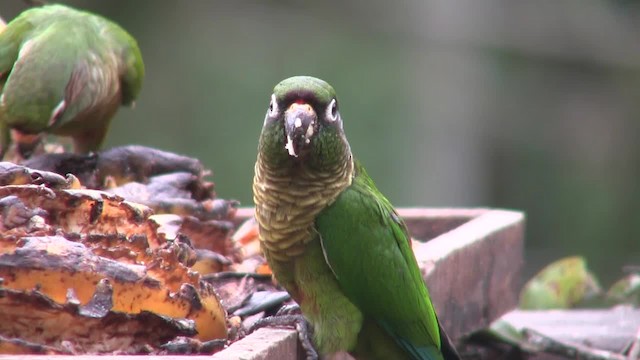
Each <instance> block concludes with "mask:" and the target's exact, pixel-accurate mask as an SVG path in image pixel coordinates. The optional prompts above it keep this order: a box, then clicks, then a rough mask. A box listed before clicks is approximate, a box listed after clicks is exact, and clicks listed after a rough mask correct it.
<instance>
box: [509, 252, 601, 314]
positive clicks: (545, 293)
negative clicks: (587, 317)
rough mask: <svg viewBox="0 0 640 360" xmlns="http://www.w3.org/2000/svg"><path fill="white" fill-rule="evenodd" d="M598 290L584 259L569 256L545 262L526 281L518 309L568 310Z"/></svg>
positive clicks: (593, 295) (596, 282)
mask: <svg viewBox="0 0 640 360" xmlns="http://www.w3.org/2000/svg"><path fill="white" fill-rule="evenodd" d="M601 292H602V290H601V289H600V285H599V284H598V280H597V279H596V278H595V276H593V274H591V273H590V272H589V271H588V270H587V264H586V263H585V261H584V259H583V258H581V257H579V256H572V257H568V258H564V259H561V260H558V261H555V262H553V263H551V264H549V265H547V266H546V267H545V268H544V269H542V270H541V271H540V272H539V273H538V274H537V275H536V276H535V277H534V278H533V279H531V280H529V281H528V282H527V284H526V285H525V286H524V289H522V292H521V293H520V308H521V309H524V310H537V309H540V310H543V309H569V308H571V307H573V306H575V305H576V304H578V303H580V302H581V301H584V300H589V299H590V298H593V297H595V296H596V295H598V294H600V293H601Z"/></svg>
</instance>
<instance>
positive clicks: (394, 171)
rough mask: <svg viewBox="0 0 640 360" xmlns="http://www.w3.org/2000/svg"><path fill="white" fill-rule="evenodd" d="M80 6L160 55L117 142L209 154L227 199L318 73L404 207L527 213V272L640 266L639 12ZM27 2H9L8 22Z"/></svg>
mask: <svg viewBox="0 0 640 360" xmlns="http://www.w3.org/2000/svg"><path fill="white" fill-rule="evenodd" d="M64 3H68V4H71V5H73V6H76V7H79V8H84V9H88V10H91V11H93V12H96V13H98V14H102V15H104V16H106V17H108V18H111V19H113V20H115V21H116V22H118V23H120V24H121V25H122V26H123V27H124V28H125V29H127V30H128V31H129V32H130V33H131V34H132V35H134V37H136V38H137V39H138V42H139V45H140V47H141V50H142V54H143V56H144V60H145V63H146V68H147V77H146V80H145V84H144V87H143V91H142V95H141V97H140V99H139V101H138V102H137V107H136V108H135V109H134V110H130V109H122V110H121V111H120V112H119V113H118V114H117V116H116V119H115V120H114V122H113V123H112V124H113V126H112V131H111V132H110V134H109V136H108V143H107V146H115V145H122V144H131V143H138V144H143V145H148V146H154V147H158V148H161V149H166V150H170V151H174V152H177V153H182V154H186V155H189V156H193V157H197V158H199V159H201V160H202V161H203V162H204V163H205V164H206V166H208V167H209V168H211V169H213V171H214V177H213V179H214V181H215V182H216V188H217V192H218V194H219V195H220V196H222V197H225V198H235V199H238V200H240V201H241V202H242V203H243V205H245V206H250V205H251V204H252V202H251V187H250V184H251V180H252V175H253V164H254V161H255V156H256V147H257V138H258V134H259V132H260V128H261V125H262V121H263V118H264V114H265V112H266V109H267V106H268V103H269V97H270V95H271V89H272V88H273V86H274V85H275V84H276V83H277V82H278V81H280V80H281V79H283V78H286V77H289V76H292V75H299V74H308V75H314V76H318V77H321V78H323V79H325V80H327V81H328V82H330V83H331V84H332V85H333V86H334V87H335V89H336V90H337V92H338V96H339V97H340V100H341V104H342V107H341V112H342V116H343V118H344V120H345V129H346V131H347V135H348V136H349V139H350V142H351V145H352V148H353V150H354V152H355V154H356V156H357V157H359V158H360V159H361V161H362V162H363V163H364V164H365V166H366V167H367V168H368V170H369V173H370V175H371V176H372V177H373V178H374V180H375V181H376V182H377V184H378V186H379V187H380V189H381V190H382V191H383V192H384V193H385V194H386V195H387V196H388V197H389V198H390V200H391V201H392V202H393V203H394V204H395V205H396V206H430V207H435V206H438V207H442V206H444V207H453V206H455V207H475V206H491V207H506V208H514V209H522V210H524V211H526V213H527V238H526V241H527V254H526V258H527V275H530V274H531V273H532V272H533V271H536V270H537V269H539V268H540V267H541V266H542V265H543V264H545V263H547V262H549V261H551V260H553V259H556V258H559V257H561V256H564V255H568V254H584V255H585V256H586V257H587V259H588V261H589V263H590V266H591V267H592V269H593V270H594V271H595V272H596V273H597V274H598V275H600V277H601V279H603V280H605V281H604V282H608V281H610V280H612V279H613V278H614V277H618V276H619V275H620V274H621V267H622V266H623V265H625V264H632V263H635V264H638V263H640V241H639V240H640V239H639V237H640V186H638V184H637V183H638V181H637V179H638V178H640V139H639V136H640V122H639V121H638V117H640V101H639V100H640V98H639V96H640V76H639V75H640V69H639V68H638V67H639V65H640V40H639V39H640V8H639V7H638V6H637V5H636V3H635V2H634V1H614V0H538V1H528V0H517V1H516V0H458V1H449V0H402V1H394V2H391V1H382V0H347V1H337V0H332V1H313V2H298V1H291V0H266V1H264V0H263V1H259V0H255V1H249V0H234V1H204V0H201V1H193V0H191V1H177V0H174V1H161V0H157V1H153V0H137V1H129V0H119V1H116V0H111V1H104V0H103V1H100V0H91V1H90V0H86V1H65V2H64ZM26 7H27V5H26V4H25V3H23V2H21V1H19V0H13V1H9V0H3V1H2V3H0V15H1V16H2V17H3V18H4V19H6V20H10V19H12V18H13V17H15V16H16V15H17V14H18V13H19V12H20V11H22V10H23V9H25V8H26ZM470 266H472V264H470Z"/></svg>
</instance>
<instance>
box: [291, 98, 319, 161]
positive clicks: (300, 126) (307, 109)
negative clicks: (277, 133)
mask: <svg viewBox="0 0 640 360" xmlns="http://www.w3.org/2000/svg"><path fill="white" fill-rule="evenodd" d="M317 123H318V116H317V115H316V112H315V111H314V110H313V107H311V105H309V104H306V103H302V104H300V103H293V104H291V106H289V108H288V109H287V111H285V113H284V129H285V133H286V135H287V144H286V146H285V149H287V151H288V152H289V155H290V156H293V157H298V155H300V151H301V149H303V148H304V147H306V146H307V145H309V144H310V143H311V138H312V137H313V135H315V133H316V128H317Z"/></svg>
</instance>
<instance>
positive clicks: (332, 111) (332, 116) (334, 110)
mask: <svg viewBox="0 0 640 360" xmlns="http://www.w3.org/2000/svg"><path fill="white" fill-rule="evenodd" d="M326 118H327V120H329V121H331V122H334V121H336V120H338V103H337V102H336V99H333V100H331V102H330V103H329V106H327V111H326Z"/></svg>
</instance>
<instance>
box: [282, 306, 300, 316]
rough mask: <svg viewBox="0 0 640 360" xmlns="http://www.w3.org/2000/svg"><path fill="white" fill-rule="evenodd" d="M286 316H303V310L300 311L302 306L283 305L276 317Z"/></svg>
mask: <svg viewBox="0 0 640 360" xmlns="http://www.w3.org/2000/svg"><path fill="white" fill-rule="evenodd" d="M284 315H302V310H300V305H298V304H288V305H282V307H281V308H280V310H278V312H277V313H276V316H284Z"/></svg>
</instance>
